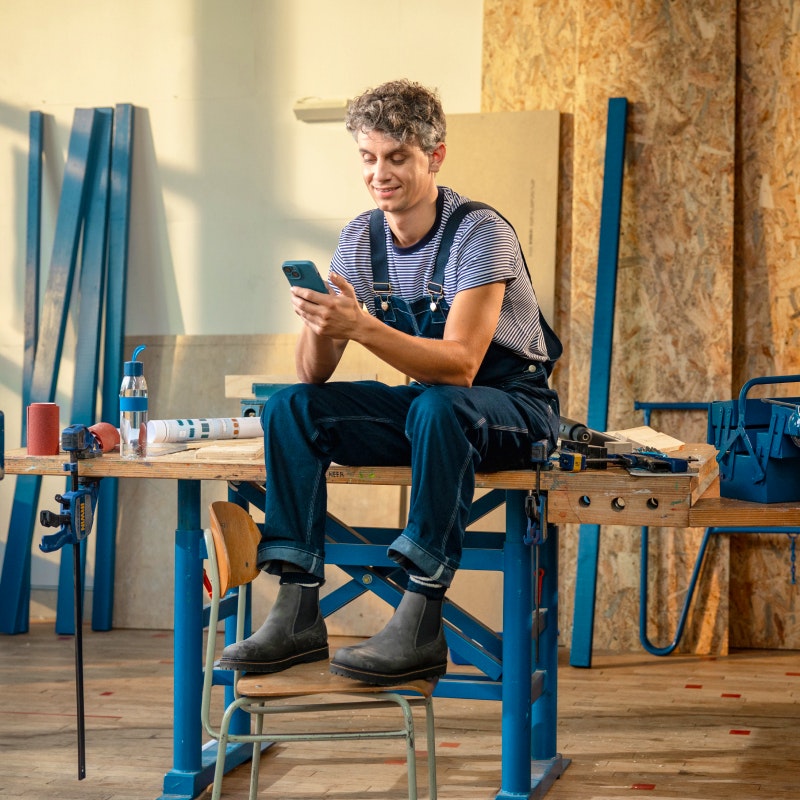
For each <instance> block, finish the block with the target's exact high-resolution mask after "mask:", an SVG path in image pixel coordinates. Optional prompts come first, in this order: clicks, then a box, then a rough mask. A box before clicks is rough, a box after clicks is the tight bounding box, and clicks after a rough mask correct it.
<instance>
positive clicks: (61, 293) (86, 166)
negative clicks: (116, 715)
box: [0, 109, 100, 633]
mask: <svg viewBox="0 0 800 800" xmlns="http://www.w3.org/2000/svg"><path fill="white" fill-rule="evenodd" d="M99 128H100V123H99V113H98V111H97V110H96V109H77V110H76V111H75V116H74V120H73V125H72V131H71V134H70V140H69V147H68V154H67V166H66V169H65V173H64V182H63V185H62V187H61V200H60V202H59V207H58V217H57V219H56V229H55V235H54V240H53V254H52V258H51V261H50V272H49V275H48V280H47V288H46V290H45V298H44V303H43V306H42V319H41V324H40V326H39V339H40V340H41V341H46V342H47V344H48V346H47V347H46V348H37V351H36V353H35V358H34V364H33V371H32V373H31V378H30V396H29V397H28V398H27V399H28V403H31V402H52V401H53V400H54V398H55V390H56V382H57V377H58V371H59V366H60V362H61V352H62V349H63V345H64V334H65V332H66V326H67V312H68V306H69V302H70V299H71V297H72V284H73V280H74V277H75V271H76V270H75V265H76V259H77V254H78V245H79V241H80V235H81V229H82V224H83V220H84V217H85V213H86V204H87V199H88V196H89V190H88V187H89V183H90V181H89V180H88V179H87V178H88V176H89V175H90V170H91V167H92V164H93V163H94V159H95V158H96V151H97V141H98V131H99ZM37 130H38V133H40V129H37V126H35V125H34V129H33V130H32V133H35V134H36V135H38V133H37ZM38 146H39V145H38V144H37V143H34V147H35V148H36V147H38ZM40 179H41V176H40V175H39V180H40ZM34 180H35V178H34ZM34 191H36V189H35V188H34ZM36 224H38V223H36ZM27 291H28V290H27V289H26V295H27ZM26 299H27V298H26ZM26 338H27V333H26ZM27 345H28V343H27V341H26V347H27ZM26 407H27V406H26ZM41 482H42V481H41V476H39V475H20V476H18V477H17V482H16V485H15V487H14V504H13V506H12V509H11V520H10V523H9V530H8V540H7V542H6V551H5V556H4V558H3V570H2V575H1V576H0V596H2V597H3V600H4V602H3V604H2V605H0V632H1V633H24V632H26V631H27V630H28V625H29V622H28V617H29V609H30V569H31V543H32V539H33V530H34V525H35V521H36V510H37V506H38V503H39V493H40V489H41Z"/></svg>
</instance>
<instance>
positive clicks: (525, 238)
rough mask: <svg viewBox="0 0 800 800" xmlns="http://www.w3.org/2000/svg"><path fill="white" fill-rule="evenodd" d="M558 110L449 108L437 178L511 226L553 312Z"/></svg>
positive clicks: (538, 293)
mask: <svg viewBox="0 0 800 800" xmlns="http://www.w3.org/2000/svg"><path fill="white" fill-rule="evenodd" d="M558 147H559V114H558V111H519V112H513V111H506V112H496V113H492V114H450V115H448V117H447V157H446V158H445V162H444V165H443V167H442V170H441V173H440V176H441V183H443V184H444V185H446V186H450V187H451V188H452V189H454V190H455V191H457V192H459V193H460V194H463V195H465V196H467V197H469V198H470V199H471V200H480V201H481V202H483V203H488V204H489V205H491V206H494V207H495V208H496V209H497V210H498V211H499V212H500V213H501V214H502V215H503V216H504V217H506V219H508V221H509V222H510V223H511V224H512V225H513V226H514V229H515V230H516V232H517V236H518V237H519V240H520V244H521V245H522V250H523V252H524V253H525V258H526V259H527V262H528V268H529V269H530V271H531V277H532V279H533V285H534V288H535V289H536V296H537V298H538V300H539V303H540V305H541V307H542V311H543V312H544V314H545V316H546V317H547V318H548V319H551V320H552V319H553V317H554V302H555V300H554V298H555V254H556V219H557V213H558Z"/></svg>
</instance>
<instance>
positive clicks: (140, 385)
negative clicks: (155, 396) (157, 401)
mask: <svg viewBox="0 0 800 800" xmlns="http://www.w3.org/2000/svg"><path fill="white" fill-rule="evenodd" d="M144 349H145V346H144V345H139V347H137V348H136V349H135V350H134V351H133V359H132V360H131V361H126V362H125V368H124V372H123V378H122V386H120V387H119V451H120V454H121V455H122V457H123V458H143V457H144V455H145V445H146V443H147V438H146V433H145V429H146V428H147V381H145V379H144V365H143V364H142V362H141V361H137V359H136V357H137V356H138V355H139V353H141V352H142V350H144Z"/></svg>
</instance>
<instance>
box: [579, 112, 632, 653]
mask: <svg viewBox="0 0 800 800" xmlns="http://www.w3.org/2000/svg"><path fill="white" fill-rule="evenodd" d="M627 113H628V101H627V99H626V98H624V97H612V98H610V99H609V101H608V123H607V128H606V155H605V168H604V173H603V199H602V204H601V208H600V241H599V245H598V258H597V285H596V290H595V291H596V294H595V307H594V334H593V337H592V364H591V370H590V377H589V412H588V417H587V424H588V426H589V427H590V428H592V429H594V430H598V431H604V430H606V427H607V424H608V419H607V418H608V396H609V386H610V383H611V345H612V338H613V333H614V304H615V298H616V290H617V263H618V260H619V231H620V219H621V214H622V176H623V168H624V165H625V127H626V120H627ZM599 552H600V526H599V525H581V526H580V531H579V535H578V562H577V572H576V578H575V610H574V616H573V623H572V647H571V648H570V664H571V665H572V666H573V667H590V666H591V665H592V642H593V638H594V612H595V600H596V595H597V562H598V556H599Z"/></svg>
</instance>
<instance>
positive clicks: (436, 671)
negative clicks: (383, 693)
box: [331, 661, 447, 686]
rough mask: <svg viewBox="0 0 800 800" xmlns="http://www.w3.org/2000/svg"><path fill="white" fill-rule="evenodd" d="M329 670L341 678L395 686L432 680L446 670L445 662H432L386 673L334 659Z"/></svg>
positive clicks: (376, 684)
mask: <svg viewBox="0 0 800 800" xmlns="http://www.w3.org/2000/svg"><path fill="white" fill-rule="evenodd" d="M331 672H332V673H333V674H334V675H341V676H342V677H343V678H351V679H352V680H354V681H362V682H363V683H369V684H372V685H373V686H396V685H397V684H398V683H407V682H409V681H420V680H434V679H437V678H440V677H441V676H442V675H444V674H445V673H446V672H447V662H444V663H442V664H433V665H431V666H428V667H424V668H422V669H416V670H411V671H409V672H398V673H393V674H391V675H390V674H386V673H381V672H369V671H367V670H360V669H354V668H353V667H348V666H346V665H344V664H339V663H337V662H336V661H331Z"/></svg>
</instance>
